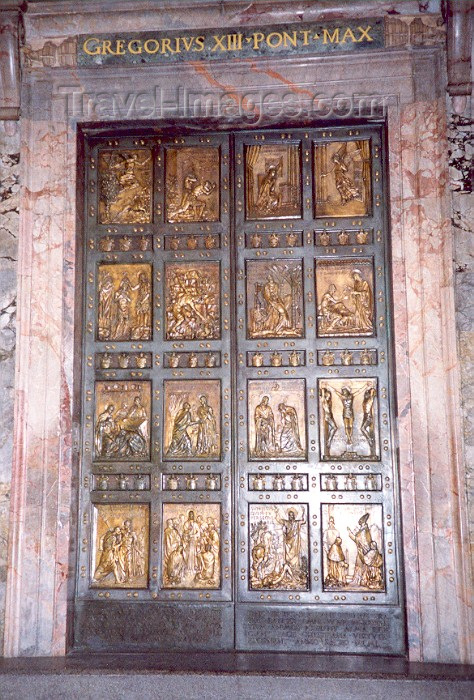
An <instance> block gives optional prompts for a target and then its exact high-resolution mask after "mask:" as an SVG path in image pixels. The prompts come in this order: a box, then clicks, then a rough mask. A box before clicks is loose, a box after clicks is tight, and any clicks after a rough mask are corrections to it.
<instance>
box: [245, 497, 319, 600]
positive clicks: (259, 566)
mask: <svg viewBox="0 0 474 700" xmlns="http://www.w3.org/2000/svg"><path fill="white" fill-rule="evenodd" d="M249 542H250V580H249V588H250V589H251V590H262V589H266V590H275V591H307V590H308V589H309V558H308V556H309V555H308V506H307V504H305V503H303V504H298V505H296V504H295V505H291V506H290V505H287V504H272V505H270V504H268V505H260V504H254V503H252V504H250V505H249Z"/></svg>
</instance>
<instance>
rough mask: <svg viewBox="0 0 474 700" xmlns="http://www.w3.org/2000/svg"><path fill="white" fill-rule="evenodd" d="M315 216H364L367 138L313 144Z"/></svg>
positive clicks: (367, 184)
mask: <svg viewBox="0 0 474 700" xmlns="http://www.w3.org/2000/svg"><path fill="white" fill-rule="evenodd" d="M314 183H315V194H314V198H315V207H314V209H315V216H366V215H368V214H369V213H370V207H371V167H370V141H366V140H361V141H331V142H330V143H317V144H315V147H314Z"/></svg>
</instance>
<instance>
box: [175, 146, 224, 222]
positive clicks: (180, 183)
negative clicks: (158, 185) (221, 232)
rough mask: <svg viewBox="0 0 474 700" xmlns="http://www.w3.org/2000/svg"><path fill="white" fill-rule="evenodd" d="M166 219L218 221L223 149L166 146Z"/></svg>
mask: <svg viewBox="0 0 474 700" xmlns="http://www.w3.org/2000/svg"><path fill="white" fill-rule="evenodd" d="M165 192H166V194H165V197H166V204H165V205H166V220H167V221H168V222H170V223H178V222H180V223H181V222H186V221H218V219H219V149H218V148H207V147H206V148H204V147H202V146H193V147H185V148H167V149H166V191H165Z"/></svg>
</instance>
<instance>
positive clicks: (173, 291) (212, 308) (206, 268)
mask: <svg viewBox="0 0 474 700" xmlns="http://www.w3.org/2000/svg"><path fill="white" fill-rule="evenodd" d="M165 306H166V309H165V314H166V318H165V336H166V340H215V339H217V338H220V334H221V320H220V314H221V312H220V268H219V263H218V262H180V263H167V264H166V265H165Z"/></svg>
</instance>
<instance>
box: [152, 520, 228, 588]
mask: <svg viewBox="0 0 474 700" xmlns="http://www.w3.org/2000/svg"><path fill="white" fill-rule="evenodd" d="M166 525H167V526H166V528H165V530H164V532H163V584H164V586H165V587H168V588H173V587H177V588H203V587H212V588H216V587H217V586H218V584H219V578H220V571H219V557H220V533H219V529H218V527H217V524H216V519H215V518H213V517H208V518H207V522H204V519H203V517H202V515H200V514H198V515H197V516H196V513H195V510H189V511H188V512H187V514H186V516H185V515H184V514H181V515H180V516H179V517H178V518H169V519H168V520H167V521H166Z"/></svg>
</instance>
